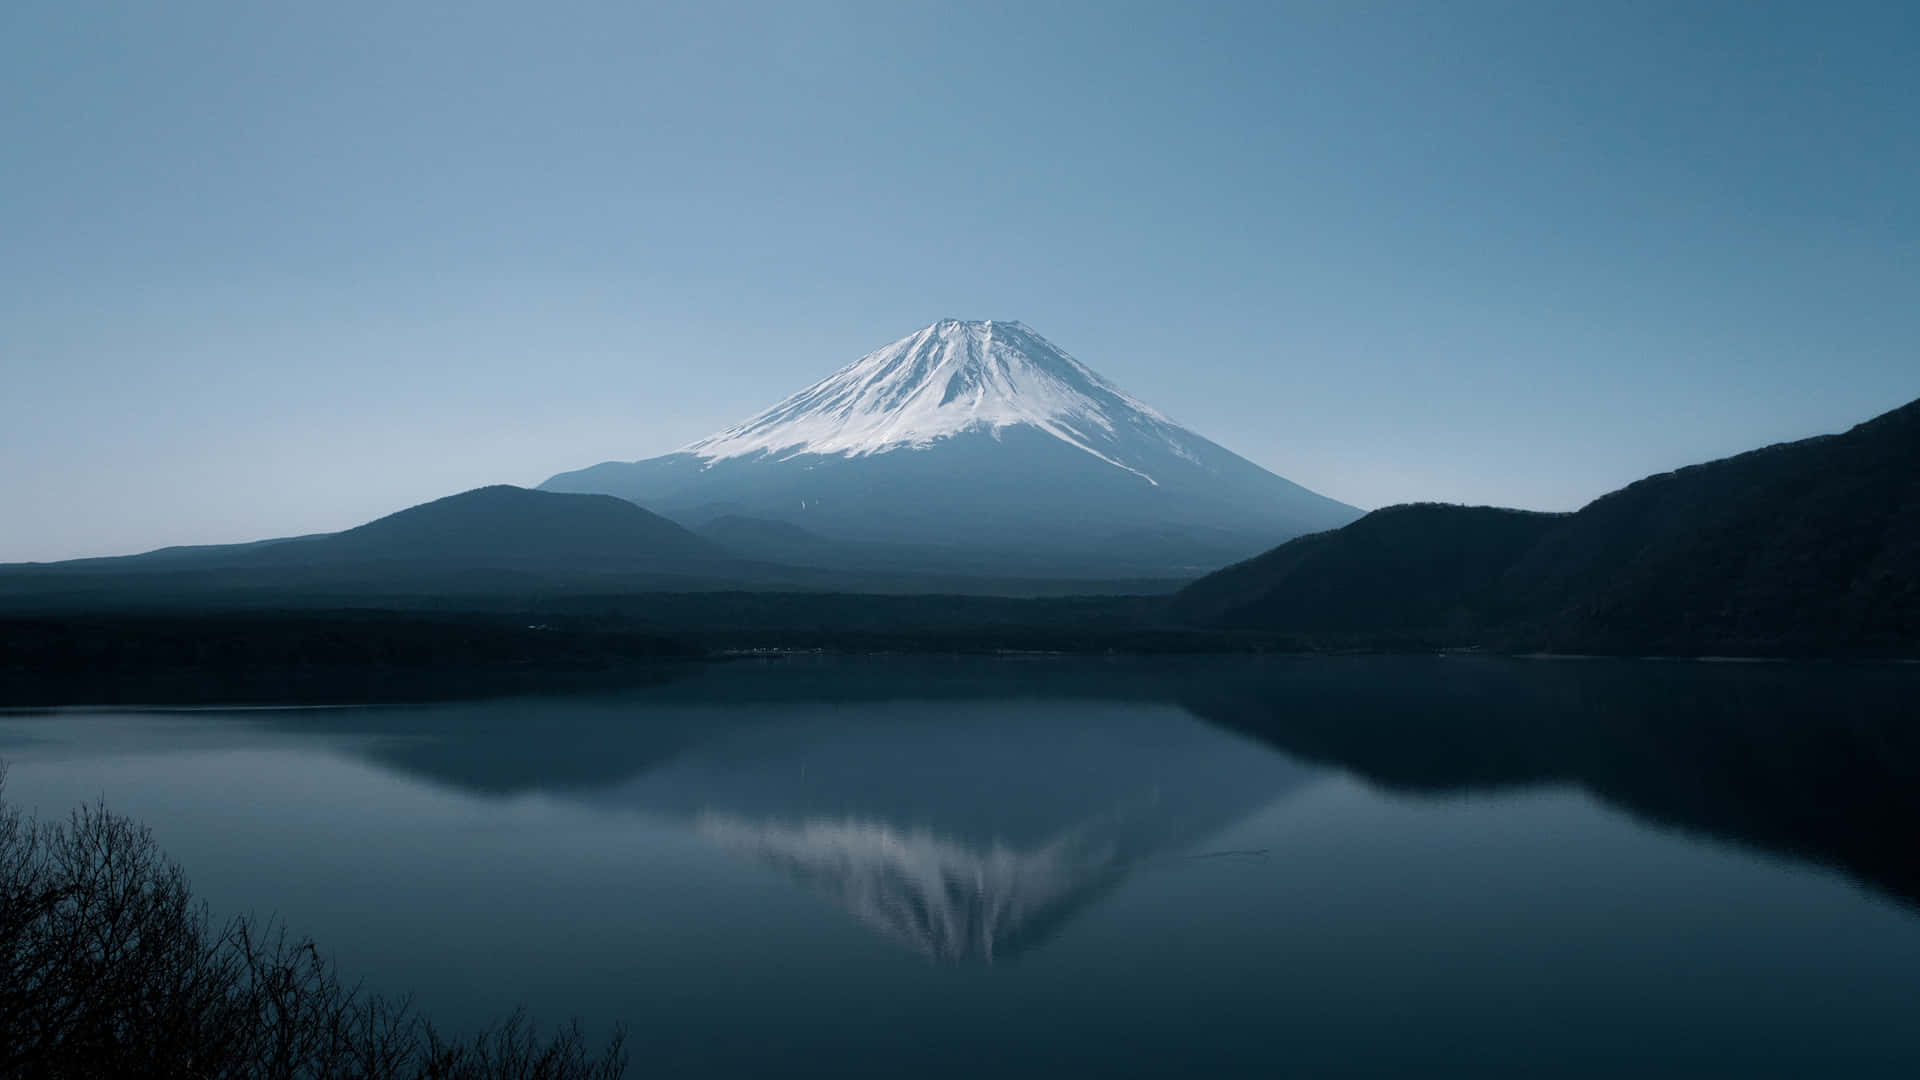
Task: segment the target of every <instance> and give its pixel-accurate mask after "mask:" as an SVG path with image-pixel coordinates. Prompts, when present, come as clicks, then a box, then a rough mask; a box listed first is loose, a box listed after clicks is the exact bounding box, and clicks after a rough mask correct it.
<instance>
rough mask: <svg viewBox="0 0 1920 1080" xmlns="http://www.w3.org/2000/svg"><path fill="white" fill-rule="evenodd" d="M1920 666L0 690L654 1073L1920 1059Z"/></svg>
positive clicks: (255, 855)
mask: <svg viewBox="0 0 1920 1080" xmlns="http://www.w3.org/2000/svg"><path fill="white" fill-rule="evenodd" d="M1916 701H1920V668H1916V667H1913V666H1848V665H1776V664H1767V665H1741V664H1708V663H1661V662H1632V661H1571V660H1564V661H1546V660H1541V661H1524V660H1500V659H1492V658H1476V657H1352V658H1339V657H1336V658H1297V659H1293V658H1290V659H1264V660H1261V659H1211V660H1162V661H1137V660H1126V659H1061V658H1010V659H963V658H955V659H909V658H873V659H846V660H833V659H818V658H787V659H776V660H752V661H740V662H734V663H724V664H710V665H698V666H689V667H687V668H685V669H676V670H663V671H662V672H661V675H660V677H659V679H658V680H657V681H655V682H654V683H653V684H651V685H646V686H640V687H635V688H631V689H623V690H619V691H605V690H600V691H594V692H591V693H579V694H553V695H547V696H528V697H518V698H510V699H497V700H486V701H468V702H453V703H441V704H427V705H405V706H366V707H351V708H297V709H296V708H275V709H205V710H195V709H152V710H132V709H125V708H113V709H106V708H101V709H65V710H58V711H51V712H46V711H42V712H19V711H16V712H9V713H0V757H3V758H4V759H6V761H7V762H8V763H9V770H10V771H9V773H8V776H7V780H6V794H7V798H8V799H9V801H11V802H13V803H15V804H16V805H19V806H21V807H23V808H25V809H28V810H29V811H33V812H37V813H39V814H41V815H43V816H49V815H64V814H65V813H66V811H67V810H68V809H69V808H70V807H71V806H73V805H74V804H75V803H77V802H80V801H85V800H91V799H95V798H104V799H105V800H106V802H107V803H108V805H109V806H110V807H111V808H112V809H114V810H117V811H120V812H123V813H126V814H129V815H132V816H134V817H137V818H139V819H140V820H142V821H144V822H146V823H147V824H149V825H151V826H152V828H153V830H154V833H155V835H156V838H157V839H158V841H159V842H160V844H161V845H162V846H163V847H164V848H165V849H166V850H167V851H168V852H169V853H170V854H171V855H173V856H174V857H175V858H176V859H177V860H179V861H180V862H181V863H182V864H183V865H184V866H185V868H186V870H187V872H188V875H189V876H190V878H191V879H192V881H193V884H194V887H195V889H196V891H197V893H198V894H199V895H200V896H201V897H203V898H204V899H206V900H207V901H208V902H209V903H210V904H211V905H212V906H213V908H214V910H215V912H216V913H230V912H235V911H253V912H256V913H259V914H263V915H264V914H277V915H279V916H280V917H282V918H284V919H285V920H286V922H287V923H288V924H289V925H290V926H291V927H292V928H293V929H294V930H295V932H297V933H301V934H309V935H312V936H313V937H314V938H315V939H316V940H317V941H318V942H319V943H320V945H321V947H322V950H323V952H325V953H328V954H330V955H332V956H333V957H334V958H335V959H336V960H337V962H338V964H339V965H340V967H341V969H342V971H343V973H344V974H345V975H346V977H347V978H348V979H349V980H350V981H351V980H362V979H363V980H364V981H365V982H366V984H367V985H368V986H369V987H371V988H375V989H378V990H381V991H393V992H407V991H410V992H412V993H413V994H414V995H415V998H416V1001H417V1003H418V1004H419V1005H420V1007H421V1008H422V1010H423V1011H424V1012H425V1013H426V1014H427V1015H429V1016H431V1017H433V1018H434V1019H435V1020H436V1022H438V1023H440V1024H441V1025H442V1026H443V1027H446V1028H450V1029H455V1030H458V1029H462V1028H465V1027H468V1026H471V1025H474V1024H477V1023H479V1022H481V1021H483V1020H485V1019H489V1018H493V1017H498V1016H500V1015H503V1014H504V1013H506V1012H507V1011H509V1010H510V1009H512V1008H513V1007H514V1006H515V1005H516V1004H524V1005H526V1006H527V1007H528V1008H529V1009H530V1011H531V1012H532V1013H533V1014H534V1015H535V1016H536V1018H538V1019H541V1020H546V1021H558V1020H564V1019H566V1018H568V1017H573V1016H577V1017H579V1018H581V1020H582V1021H583V1022H584V1023H585V1024H586V1025H587V1026H588V1028H589V1030H590V1031H592V1032H604V1031H606V1030H607V1029H609V1028H610V1027H611V1025H613V1024H614V1023H617V1022H618V1023H624V1024H626V1025H627V1027H628V1028H629V1030H630V1032H631V1040H630V1043H629V1047H630V1050H631V1052H632V1061H633V1066H632V1068H631V1069H630V1072H629V1075H632V1076H662V1075H664V1076H747V1075H774V1074H796V1073H801V1074H804V1073H819V1074H830V1075H840V1076H851V1075H874V1076H912V1077H924V1076H948V1075H953V1076H960V1075H966V1076H979V1075H986V1074H989V1073H991V1074H995V1075H1014V1076H1059V1075H1063V1074H1069V1073H1079V1074H1085V1075H1102V1076H1119V1075H1138V1076H1163V1075H1178V1074H1192V1073H1200V1072H1205V1073H1213V1074H1218V1075H1273V1074H1276V1073H1280V1074H1293V1075H1303V1076H1398V1075H1420V1076H1474V1077H1484V1076H1540V1075H1592V1076H1619V1075H1625V1074H1636V1075H1675V1076H1702V1075H1735V1076H1748V1077H1751V1076H1808V1075H1835V1076H1839V1075H1844V1076H1876V1075H1887V1076H1913V1075H1920V851H1916V848H1915V843H1914V840H1915V837H1914V832H1913V828H1912V826H1913V824H1914V823H1915V822H1916V821H1920V721H1916V719H1915V716H1914V713H1915V706H1914V703H1915V702H1916Z"/></svg>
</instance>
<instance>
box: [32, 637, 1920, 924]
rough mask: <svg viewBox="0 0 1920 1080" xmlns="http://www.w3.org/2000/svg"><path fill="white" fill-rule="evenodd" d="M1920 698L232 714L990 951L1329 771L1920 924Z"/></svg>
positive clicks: (1151, 688) (797, 668) (1635, 681)
mask: <svg viewBox="0 0 1920 1080" xmlns="http://www.w3.org/2000/svg"><path fill="white" fill-rule="evenodd" d="M1915 700H1920V669H1914V668H1898V667H1878V668H1870V667H1869V668H1861V667H1840V666H1824V667H1819V666H1771V667H1764V668H1757V667H1739V668H1735V667H1712V666H1704V665H1675V664H1651V663H1631V662H1594V663H1527V662H1517V661H1498V660H1482V659H1471V658H1444V659H1443V658H1431V657H1403V658H1381V657H1368V658H1348V659H1341V658H1311V659H1288V660H1275V661H1247V660H1235V661H1197V662H1183V663H1159V664H1151V663H1102V662H1090V661H1059V662H1054V663H1045V664H1019V663H995V662H991V661H954V662H940V661H927V660H887V661H874V662H865V663H860V662H855V663H821V664H804V663H802V664H778V663H776V664H765V665H759V664H756V665H727V666H724V667H719V668H709V669H704V670H696V671H694V672H692V674H691V675H690V676H689V677H687V678H684V679H681V680H679V681H677V682H674V683H671V684H666V685H660V686H653V687H647V688H642V689H638V690H628V691H621V692H618V693H607V694H602V695H597V696H595V695H584V696H573V697H542V698H520V699H504V700H496V701H488V702H463V703H459V704H449V705H441V706H417V707H406V708H385V709H355V710H321V711H299V712H288V713H275V714H233V717H232V722H233V723H245V724H252V725H259V726H264V727H269V728H271V729H273V730H275V731H281V732H285V731H290V730H291V731H306V732H319V733H325V734H327V735H330V736H351V737H350V738H346V739H343V740H340V741H339V743H338V745H340V746H341V747H344V748H346V749H348V750H349V752H351V753H353V754H355V755H357V756H360V757H363V758H366V759H369V760H371V761H374V762H376V763H378V764H380V765H381V766H383V767H385V768H389V769H395V770H398V771H400V772H402V773H405V774H407V775H409V776H413V777H417V778H420V779H424V780H427V781H430V782H431V783H433V784H435V785H439V786H445V787H450V788H454V789H458V790H460V791H463V792H467V793H471V794H476V795H480V796H484V797H489V798H499V797H503V796H511V795H520V794H529V793H538V794H540V795H541V796H543V797H546V798H551V799H555V800H559V801H561V802H568V803H573V804H577V805H579V806H581V807H582V808H585V809H589V810H592V811H594V812H596V813H606V814H639V815H644V816H645V817H646V818H647V819H649V820H653V821H666V822H673V823H677V824H678V826H679V827H681V828H684V829H685V830H687V831H688V832H689V833H690V834H692V835H695V836H698V837H700V838H702V839H703V840H705V841H706V842H708V843H710V844H712V845H714V846H716V847H718V848H720V849H722V850H724V851H727V852H730V853H733V854H734V855H736V856H738V857H741V858H744V859H747V860H749V861H753V862H758V863H761V864H764V865H766V866H767V867H769V868H771V869H774V870H776V871H778V872H779V873H781V874H784V875H786V876H789V877H791V878H793V879H794V880H796V881H797V882H800V883H801V884H803V885H804V886H805V887H806V888H808V889H809V890H811V891H813V892H815V893H817V894H818V895H820V896H822V897H824V898H825V899H826V900H828V901H830V902H831V903H833V904H835V905H837V906H839V907H841V908H843V909H845V910H846V911H847V912H849V913H850V914H851V915H852V916H853V917H854V918H856V919H858V920H859V922H860V923H861V924H863V925H865V926H867V927H870V928H872V929H873V930H875V931H877V932H878V933H880V934H882V935H884V936H885V937H887V938H888V939H890V940H893V941H896V942H900V943H903V944H905V945H907V946H908V947H910V948H912V949H914V950H916V951H918V952H919V953H921V954H923V955H925V956H926V957H928V958H931V959H933V960H936V961H940V962H962V961H993V960H1001V959H1006V958H1008V957H1011V956H1014V955H1016V954H1019V953H1021V952H1023V951H1025V950H1029V949H1032V948H1035V947H1037V946H1039V945H1040V944H1042V943H1044V942H1045V941H1047V940H1048V939H1049V938H1051V937H1052V936H1053V935H1055V934H1056V933H1057V932H1058V931H1059V930H1060V929H1061V928H1063V927H1064V926H1066V925H1067V924H1068V923H1070V922H1071V921H1072V920H1073V919H1074V918H1075V917H1076V916H1077V915H1078V914H1079V913H1081V912H1083V911H1085V910H1086V909H1087V908H1088V907H1089V906H1090V905H1091V904H1093V903H1094V902H1096V901H1097V900H1098V899H1099V898H1100V897H1101V896H1103V895H1105V894H1107V893H1108V892H1110V891H1111V890H1113V889H1115V888H1116V887H1118V886H1119V885H1120V884H1122V883H1123V882H1124V881H1126V880H1127V879H1128V877H1129V876H1130V875H1132V874H1133V873H1135V872H1136V871H1137V870H1138V869H1139V868H1140V867H1141V866H1142V865H1144V864H1147V863H1150V862H1152V861H1153V860H1155V859H1158V858H1163V857H1167V856H1172V855H1178V854H1181V853H1187V852H1192V851H1194V850H1196V849H1197V848H1199V847H1200V846H1202V845H1204V844H1205V843H1206V842H1207V841H1208V839H1209V838H1210V837H1212V836H1215V835H1217V834H1218V833H1220V832H1221V831H1222V830H1225V829H1227V828H1229V827H1231V826H1232V825H1233V824H1234V823H1235V822H1238V821H1242V820H1245V819H1246V818H1248V817H1249V816H1250V815H1252V814H1254V813H1256V812H1258V811H1260V810H1261V809H1262V808H1263V807H1266V806H1268V805H1270V804H1272V803H1274V802H1275V801H1276V800H1280V799H1283V798H1285V797H1287V796H1289V795H1290V794H1292V793H1295V792H1298V791H1300V790H1302V789H1303V788H1305V787H1307V786H1309V785H1310V784H1311V783H1312V782H1313V781H1314V779H1315V778H1316V776H1325V775H1328V772H1329V770H1332V771H1339V772H1344V773H1347V774H1350V775H1353V776H1357V777H1359V778H1361V779H1362V780H1364V781H1365V782H1366V783H1368V784H1370V785H1373V786H1375V787H1378V788H1383V789H1387V790H1391V791H1397V792H1413V793H1420V794H1423V795H1429V796H1444V795H1448V794H1450V793H1456V792H1470V791H1486V790H1492V789H1507V788H1520V787H1567V786H1573V787H1578V788H1581V789H1584V790H1586V791H1588V792H1590V793H1592V794H1594V795H1595V796H1597V797H1599V798H1600V799H1601V800H1603V801H1604V802H1605V803H1606V804H1608V805H1611V806H1613V807H1615V808H1618V809H1621V810H1624V811H1626V812H1628V813H1629V814H1631V815H1633V816H1634V817H1635V818H1637V819H1639V820H1642V821H1646V822H1652V823H1655V824H1658V825H1660V826H1663V827H1671V828H1678V829H1681V830H1684V831H1685V832H1687V833H1689V834H1692V835H1695V836H1698V837H1702V838H1709V839H1712V840H1714V841H1716V842H1720V843H1730V844H1735V845H1738V846H1742V847H1746V848H1750V849H1757V850H1761V851H1765V852H1768V853H1772V854H1774V855H1776V856H1782V857H1792V858H1795V859H1800V860H1807V861H1811V862H1815V863H1819V864H1823V865H1827V866H1832V867H1835V868H1838V869H1841V870H1843V871H1845V872H1846V873H1848V874H1850V875H1852V876H1853V877H1854V878H1855V879H1856V880H1858V881H1860V882H1863V883H1866V884H1868V885H1870V886H1872V887H1874V888H1876V889H1878V890H1881V891H1883V892H1885V893H1887V894H1889V895H1892V896H1895V897H1898V898H1900V899H1901V900H1903V901H1905V902H1906V903H1908V904H1920V858H1917V857H1916V855H1915V853H1914V851H1913V849H1912V848H1911V845H1910V844H1909V843H1908V839H1907V838H1908V836H1909V830H1910V829H1911V828H1912V825H1913V823H1914V822H1916V821H1920V723H1917V722H1916V721H1915V720H1914V718H1913V709H1912V702H1913V701H1915ZM1194 718H1198V719H1200V720H1202V721H1204V722H1203V723H1195V722H1194ZM47 730H50V729H47ZM45 733H46V732H45V731H41V732H39V733H36V732H32V731H27V730H24V729H15V730H12V731H11V732H10V733H0V734H5V735H6V737H7V738H11V739H14V740H16V743H17V745H20V746H21V747H22V748H25V747H27V746H28V745H29V744H28V743H25V742H19V740H24V739H30V738H39V737H43V736H44V735H45ZM168 737H169V738H174V736H168Z"/></svg>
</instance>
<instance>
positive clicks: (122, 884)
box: [0, 771, 626, 1080]
mask: <svg viewBox="0 0 1920 1080" xmlns="http://www.w3.org/2000/svg"><path fill="white" fill-rule="evenodd" d="M4 784H5V774H4V771H0V796H4ZM623 1042H624V1036H623V1034H621V1033H618V1032H616V1033H615V1035H614V1036H613V1038H612V1039H611V1040H610V1042H609V1043H608V1044H607V1045H606V1046H605V1047H604V1048H603V1049H602V1050H601V1051H600V1052H599V1053H598V1054H597V1055H595V1054H591V1053H590V1052H589V1051H588V1048H587V1044H586V1039H585V1037H584V1036H583V1034H582V1032H581V1030H580V1027H579V1025H578V1024H577V1023H575V1024H571V1025H569V1026H567V1027H564V1028H561V1029H560V1030H559V1031H557V1032H555V1033H553V1034H551V1035H548V1034H544V1033H542V1032H541V1031H540V1030H538V1029H537V1028H536V1027H535V1026H534V1025H532V1024H531V1023H530V1022H529V1021H528V1020H527V1018H526V1016H525V1014H524V1013H521V1012H516V1013H514V1014H513V1015H512V1016H510V1017H508V1018H507V1019H506V1020H505V1021H504V1022H502V1023H500V1024H498V1025H496V1026H494V1027H491V1028H488V1029H485V1030H483V1031H482V1032H481V1033H479V1034H478V1035H475V1036H474V1037H472V1038H471V1039H469V1040H465V1041H459V1040H448V1039H445V1038H443V1037H442V1036H441V1035H440V1034H439V1033H438V1032H437V1031H436V1030H435V1029H434V1028H433V1026H432V1025H431V1024H430V1023H428V1022H427V1021H426V1019H425V1018H423V1017H422V1016H420V1015H419V1014H418V1013H416V1012H415V1011H414V1009H413V1007H412V1003H411V1001H409V1000H408V999H405V998H400V999H393V998H385V997H381V996H379V995H375V994H369V993H366V992H364V991H363V990H362V989H361V988H360V987H358V986H348V985H347V984H345V983H344V982H342V981H341V979H340V977H339V975H338V973H337V972H336V971H335V970H334V969H333V967H332V965H331V964H330V963H328V961H327V960H326V959H325V958H324V957H323V956H322V955H321V954H320V951H319V949H318V948H316V947H315V945H314V943H313V942H311V941H309V940H307V939H305V938H296V937H293V936H291V935H289V934H288V932H287V930H286V928H285V927H283V926H280V925H279V924H277V923H273V922H260V921H257V920H255V919H253V918H251V917H247V916H241V917H237V918H235V919H233V920H232V921H230V922H227V923H225V924H222V925H219V926H215V925H214V924H213V923H212V921H211V919H210V917H209V915H208V912H207V908H206V906H205V905H204V904H201V903H197V902H195V900H194V899H193V894H192V891H191V889H189V888H188V885H187V881H186V877H185V875H184V874H183V873H182V872H181V870H180V867H179V866H178V865H176V864H175V863H174V862H172V861H171V860H170V859H168V858H167V857H166V856H165V855H164V854H163V853H162V852H161V851H160V850H159V848H158V847H157V846H156V845H155V844H154V842H153V837H152V834H151V832H149V831H148V830H147V829H146V828H145V827H144V826H141V825H139V824H137V823H135V822H133V821H130V820H128V819H127V818H124V817H121V816H119V815H116V814H113V813H111V812H109V811H108V810H107V809H106V808H105V807H104V806H103V805H99V804H95V805H92V806H83V807H81V808H79V809H78V810H75V811H74V812H73V813H72V815H71V816H70V817H69V818H68V819H67V820H66V821H65V822H62V823H42V822H36V821H33V820H31V819H28V818H25V817H23V816H22V815H21V814H20V812H19V811H18V810H17V809H15V808H13V807H12V806H9V805H8V804H6V802H5V801H4V798H0V1077H28V1076H32V1077H55V1078H60V1077H75V1078H79V1077H88V1078H91V1077H131V1076H142V1077H153V1078H156V1080H162V1078H170V1077H181V1078H187V1077H191V1078H194V1080H227V1078H232V1080H336V1078H337V1080H404V1078H415V1080H576V1078H578V1080H589V1078H591V1080H602V1078H605V1080H611V1078H614V1077H618V1076H621V1075H622V1074H623V1073H624V1072H625V1069H626V1056H625V1052H624V1048H623Z"/></svg>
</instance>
